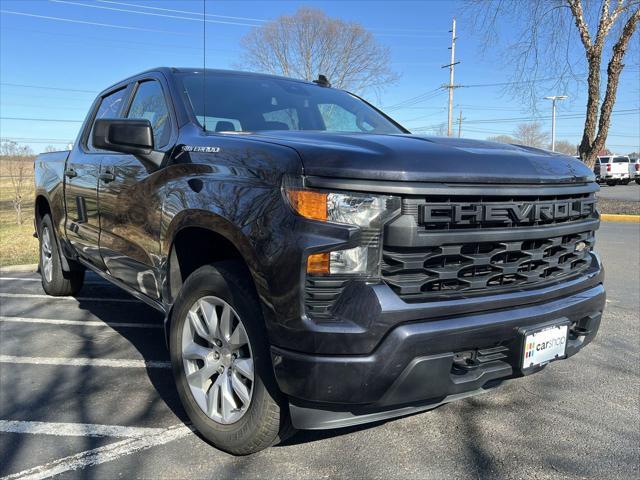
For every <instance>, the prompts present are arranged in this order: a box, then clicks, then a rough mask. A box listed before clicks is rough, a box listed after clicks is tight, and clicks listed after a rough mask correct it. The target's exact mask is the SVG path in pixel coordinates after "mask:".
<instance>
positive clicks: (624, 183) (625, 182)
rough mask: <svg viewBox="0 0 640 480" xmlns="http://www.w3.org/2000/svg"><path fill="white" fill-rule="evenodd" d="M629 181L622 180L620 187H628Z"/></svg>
mask: <svg viewBox="0 0 640 480" xmlns="http://www.w3.org/2000/svg"><path fill="white" fill-rule="evenodd" d="M630 181H631V180H622V181H621V182H620V183H621V184H622V185H629V182H630Z"/></svg>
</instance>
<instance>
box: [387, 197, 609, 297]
mask: <svg viewBox="0 0 640 480" xmlns="http://www.w3.org/2000/svg"><path fill="white" fill-rule="evenodd" d="M592 201H595V200H594V194H593V193H591V192H586V193H576V194H571V195H562V196H559V195H556V196H553V197H550V196H546V197H539V196H538V197H532V196H528V197H517V198H513V197H506V196H499V195H497V196H493V197H487V196H484V197H468V196H454V195H450V196H446V197H445V196H441V197H435V198H429V199H428V200H427V199H424V198H405V199H403V204H402V205H403V206H402V215H401V216H400V217H399V218H398V219H396V220H395V221H394V222H392V223H391V224H390V225H389V227H390V228H388V229H387V234H388V235H386V237H385V244H384V247H383V253H382V267H381V273H382V279H383V280H384V282H385V283H387V285H389V286H390V287H391V288H392V289H393V290H394V291H395V292H396V293H397V294H398V295H399V296H400V297H401V298H402V299H403V300H405V301H407V302H418V301H426V300H429V299H433V298H452V297H456V296H474V295H483V294H485V295H486V294H494V293H500V292H504V291H510V290H519V289H527V288H533V287H541V286H544V285H547V284H552V283H556V282H560V281H564V280H568V279H570V278H573V277H575V276H578V275H580V274H582V273H584V272H585V271H586V270H587V269H588V268H589V267H590V265H591V255H590V252H591V251H592V248H593V245H594V230H595V228H597V219H598V216H597V212H596V211H595V208H593V205H588V207H589V208H582V207H581V205H582V203H585V204H586V203H589V202H592ZM592 203H593V202H592ZM574 204H575V208H574ZM421 205H429V212H428V214H427V215H424V214H423V213H421V208H422V207H421ZM440 205H442V207H440ZM452 205H455V208H458V213H456V210H454V208H453V207H452ZM487 205H495V206H498V207H494V208H493V210H492V211H491V215H486V212H485V211H484V210H483V209H484V208H485V207H486V206H487ZM540 205H542V206H543V207H542V208H546V209H547V210H546V211H547V212H551V213H549V215H548V216H546V217H545V216H544V215H542V216H541V218H536V216H535V214H534V213H532V214H531V215H530V216H529V217H527V218H525V215H524V213H523V212H532V211H535V209H536V208H540V207H539V206H540ZM558 205H560V206H561V207H562V208H559V207H558ZM504 206H507V208H506V209H503V210H499V208H502V207H504ZM514 206H520V207H514ZM525 207H526V208H525ZM517 208H521V209H522V210H518V209H517ZM554 208H555V209H556V210H555V211H558V212H559V213H560V214H558V215H553V213H554ZM527 209H529V210H527ZM530 209H533V210H530ZM439 210H441V212H442V213H440V212H439ZM459 212H463V214H462V215H460V213H459ZM468 212H472V213H471V214H469V213H468ZM478 212H481V213H482V215H481V214H480V213H478ZM495 212H499V213H502V212H506V213H502V216H499V215H497V214H495ZM519 214H520V215H521V216H522V218H517V215H519ZM439 215H440V216H439ZM465 215H466V216H465ZM487 217H488V218H487ZM433 219H435V221H432V220H433ZM496 220H497V221H496Z"/></svg>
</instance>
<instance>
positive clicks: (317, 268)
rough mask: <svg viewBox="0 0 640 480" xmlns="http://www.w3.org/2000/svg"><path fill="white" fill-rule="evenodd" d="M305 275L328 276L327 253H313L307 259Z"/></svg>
mask: <svg viewBox="0 0 640 480" xmlns="http://www.w3.org/2000/svg"><path fill="white" fill-rule="evenodd" d="M307 273H309V274H311V275H329V253H314V254H313V255H309V257H308V258H307Z"/></svg>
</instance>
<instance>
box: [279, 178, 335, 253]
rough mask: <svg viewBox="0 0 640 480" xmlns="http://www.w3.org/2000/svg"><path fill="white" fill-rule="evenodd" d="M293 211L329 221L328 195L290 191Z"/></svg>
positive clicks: (307, 216)
mask: <svg viewBox="0 0 640 480" xmlns="http://www.w3.org/2000/svg"><path fill="white" fill-rule="evenodd" d="M287 196H288V197H289V201H290V202H291V206H292V207H293V209H294V210H295V211H296V212H297V213H298V214H299V215H302V216H303V217H306V218H310V219H312V220H322V221H323V222H326V221H327V194H326V193H320V192H313V191H310V190H288V191H287ZM309 258H311V257H309Z"/></svg>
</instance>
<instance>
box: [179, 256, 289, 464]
mask: <svg viewBox="0 0 640 480" xmlns="http://www.w3.org/2000/svg"><path fill="white" fill-rule="evenodd" d="M207 296H215V297H218V298H220V299H222V300H224V301H225V302H227V303H228V304H229V305H230V306H231V307H232V308H233V309H234V310H235V311H236V312H237V314H238V317H239V318H240V319H241V320H242V324H243V325H244V328H245V330H246V333H247V337H248V339H249V343H250V347H251V352H252V355H253V361H254V370H255V372H254V381H253V394H252V397H251V402H250V403H249V406H248V407H247V410H246V413H245V414H244V415H243V416H242V417H241V418H240V419H239V420H237V421H236V422H235V423H231V424H223V423H218V422H216V421H214V420H213V419H212V418H210V417H209V416H208V415H207V414H206V413H205V412H204V411H203V410H202V409H201V408H200V407H199V406H198V404H197V402H196V400H195V398H194V396H193V394H192V392H191V389H190V387H189V384H188V382H187V379H186V373H185V369H184V365H183V359H182V335H183V327H184V323H185V321H186V320H187V315H188V312H189V310H190V309H191V307H192V306H193V305H194V304H195V303H196V301H197V300H198V299H201V298H203V297H207ZM170 321H171V325H170V338H169V345H170V353H171V363H172V365H173V374H174V378H175V382H176V387H177V390H178V394H179V396H180V400H181V401H182V405H183V406H184V408H185V410H186V412H187V415H188V416H189V418H190V419H191V421H192V422H193V425H194V426H195V427H196V429H197V431H198V432H199V433H200V434H201V435H202V436H203V437H204V438H205V439H206V440H207V441H209V442H210V443H212V444H213V445H214V446H216V447H217V448H219V449H221V450H224V451H226V452H229V453H232V454H234V455H248V454H251V453H255V452H258V451H260V450H263V449H265V448H268V447H270V446H271V445H273V444H274V443H277V442H279V441H282V440H284V439H285V438H286V437H288V436H290V435H291V434H292V433H293V429H292V428H291V425H290V420H289V412H288V408H287V406H286V402H285V401H284V399H283V398H282V395H281V393H280V391H279V389H278V388H277V386H276V382H275V378H274V375H273V369H272V366H271V357H270V352H269V345H268V342H267V336H266V328H265V325H264V320H263V317H262V310H261V308H260V303H259V299H258V296H257V294H256V292H255V289H254V287H253V284H252V282H251V280H250V274H249V272H248V271H247V269H246V268H245V267H244V265H242V264H241V263H239V262H236V261H222V262H216V263H214V264H213V265H207V266H204V267H201V268H199V269H197V270H196V271H195V272H193V273H192V274H191V275H190V276H189V277H188V278H187V280H186V281H185V283H184V285H183V287H182V289H181V291H180V294H179V295H178V298H177V299H176V302H175V304H174V307H173V309H172V313H171V319H170Z"/></svg>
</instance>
